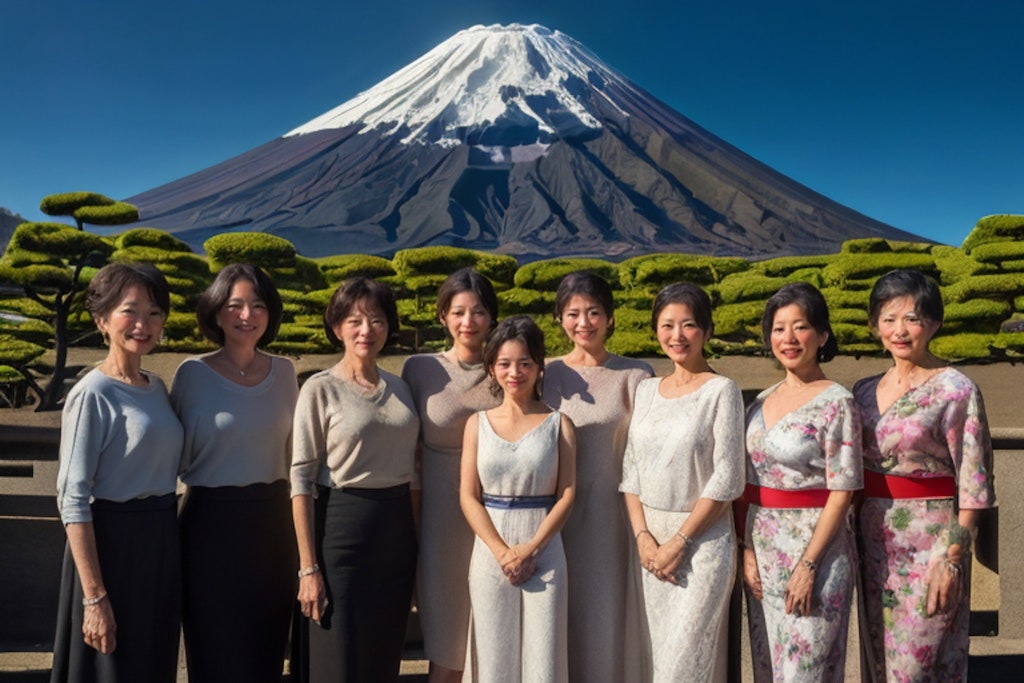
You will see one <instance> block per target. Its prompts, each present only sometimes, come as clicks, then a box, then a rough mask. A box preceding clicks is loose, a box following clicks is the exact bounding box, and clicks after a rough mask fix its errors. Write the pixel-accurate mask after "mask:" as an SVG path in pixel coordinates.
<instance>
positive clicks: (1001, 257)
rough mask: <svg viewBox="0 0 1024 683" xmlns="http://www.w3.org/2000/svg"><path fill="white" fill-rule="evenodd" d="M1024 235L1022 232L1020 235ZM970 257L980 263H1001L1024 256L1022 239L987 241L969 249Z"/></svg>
mask: <svg viewBox="0 0 1024 683" xmlns="http://www.w3.org/2000/svg"><path fill="white" fill-rule="evenodd" d="M1021 236H1022V237H1024V234H1022V235H1021ZM971 258H973V259H975V260H977V261H981V262H982V263H1002V262H1003V261H1015V260H1019V259H1022V258H1024V240H1022V241H1020V242H988V243H986V244H981V245H978V246H977V247H975V248H974V249H972V250H971Z"/></svg>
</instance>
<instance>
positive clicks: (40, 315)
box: [0, 296, 53, 321]
mask: <svg viewBox="0 0 1024 683" xmlns="http://www.w3.org/2000/svg"><path fill="white" fill-rule="evenodd" d="M0 311H7V312H10V313H19V314H21V315H23V316H25V317H28V318H37V319H39V320H44V321H45V320H49V319H50V318H52V317H53V311H51V310H50V309H49V308H47V307H46V306H43V305H42V304H41V303H39V302H38V301H36V300H35V299H30V298H28V297H27V296H18V297H13V298H10V299H0Z"/></svg>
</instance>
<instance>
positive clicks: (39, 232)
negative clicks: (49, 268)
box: [7, 223, 114, 259]
mask: <svg viewBox="0 0 1024 683" xmlns="http://www.w3.org/2000/svg"><path fill="white" fill-rule="evenodd" d="M7 248H8V249H12V248H13V249H15V250H18V249H23V250H25V251H38V252H42V253H43V254H46V255H47V256H52V257H57V258H61V259H76V258H80V257H82V256H84V255H86V254H90V253H96V254H98V255H100V256H103V257H106V256H109V255H110V254H111V253H113V251H114V246H113V245H112V244H111V243H110V242H108V241H107V240H105V239H103V238H102V237H100V236H99V235H94V234H93V233H91V232H85V231H83V230H78V229H77V228H73V227H71V226H70V225H66V224H64V223H22V224H21V225H19V226H18V227H17V228H15V229H14V234H12V235H11V239H10V242H8V245H7Z"/></svg>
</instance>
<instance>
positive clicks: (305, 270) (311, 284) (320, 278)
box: [267, 255, 327, 291]
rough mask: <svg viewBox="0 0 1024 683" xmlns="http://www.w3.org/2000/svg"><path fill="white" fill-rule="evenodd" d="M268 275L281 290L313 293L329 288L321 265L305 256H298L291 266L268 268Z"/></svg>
mask: <svg viewBox="0 0 1024 683" xmlns="http://www.w3.org/2000/svg"><path fill="white" fill-rule="evenodd" d="M267 274H268V275H270V279H271V280H273V281H274V284H275V285H277V286H278V287H279V288H280V287H286V288H288V289H295V290H299V291H313V290H318V289H323V288H324V287H326V286H327V278H326V277H324V274H323V272H322V271H321V270H320V266H319V264H317V262H316V261H314V260H313V259H310V258H306V257H305V256H298V255H297V256H296V257H295V260H294V261H293V262H292V263H291V265H286V266H275V267H273V268H268V269H267Z"/></svg>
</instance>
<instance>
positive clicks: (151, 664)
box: [50, 493, 181, 683]
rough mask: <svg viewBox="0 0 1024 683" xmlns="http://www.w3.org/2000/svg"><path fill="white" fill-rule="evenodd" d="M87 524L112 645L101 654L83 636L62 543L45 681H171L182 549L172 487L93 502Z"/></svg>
mask: <svg viewBox="0 0 1024 683" xmlns="http://www.w3.org/2000/svg"><path fill="white" fill-rule="evenodd" d="M92 519H93V522H92V523H93V529H94V530H95V534H96V551H97V554H98V556H99V563H100V571H101V572H102V573H103V584H104V586H105V587H106V589H107V595H108V599H109V600H110V606H111V609H113V612H114V621H115V622H116V624H117V633H116V636H117V645H116V647H115V648H114V651H113V652H112V653H110V654H107V655H104V654H100V653H99V652H98V651H96V650H94V649H93V648H91V647H89V646H88V645H86V644H85V641H84V640H83V639H82V620H83V618H84V612H85V609H84V608H83V607H82V582H81V581H80V580H79V577H78V571H77V570H76V568H75V562H74V559H73V558H72V556H71V549H70V548H65V551H64V565H63V573H62V576H61V584H60V601H59V603H58V609H57V633H56V636H55V638H54V647H53V673H52V674H51V678H50V680H51V681H52V683H65V682H68V683H134V682H135V681H147V683H149V682H152V683H174V681H175V680H176V679H177V672H178V638H179V635H180V631H181V553H180V547H179V544H178V517H177V505H176V497H175V495H174V494H173V493H169V494H167V495H164V496H153V497H149V498H140V499H136V500H130V501H127V502H124V503H115V502H112V501H106V500H96V501H94V502H93V503H92Z"/></svg>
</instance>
